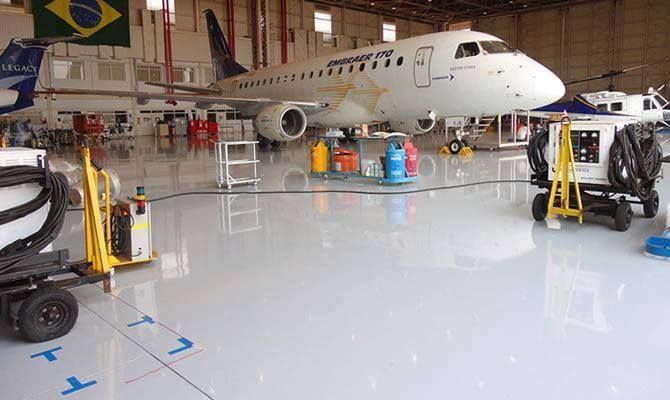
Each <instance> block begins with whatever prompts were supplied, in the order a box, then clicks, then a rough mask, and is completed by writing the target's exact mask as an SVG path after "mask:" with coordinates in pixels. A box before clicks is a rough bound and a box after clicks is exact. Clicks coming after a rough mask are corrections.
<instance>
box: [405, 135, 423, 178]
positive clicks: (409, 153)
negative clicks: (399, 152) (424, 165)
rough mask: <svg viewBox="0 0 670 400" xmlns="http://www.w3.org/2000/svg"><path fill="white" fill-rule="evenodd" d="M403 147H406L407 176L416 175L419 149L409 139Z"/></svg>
mask: <svg viewBox="0 0 670 400" xmlns="http://www.w3.org/2000/svg"><path fill="white" fill-rule="evenodd" d="M403 147H404V148H405V171H406V172H407V176H416V170H417V165H418V161H417V159H418V158H419V150H418V149H417V148H416V147H414V145H413V144H412V142H410V141H409V140H408V141H406V142H405V145H404V146H403Z"/></svg>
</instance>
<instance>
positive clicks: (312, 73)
mask: <svg viewBox="0 0 670 400" xmlns="http://www.w3.org/2000/svg"><path fill="white" fill-rule="evenodd" d="M312 78H314V71H309V79H312Z"/></svg>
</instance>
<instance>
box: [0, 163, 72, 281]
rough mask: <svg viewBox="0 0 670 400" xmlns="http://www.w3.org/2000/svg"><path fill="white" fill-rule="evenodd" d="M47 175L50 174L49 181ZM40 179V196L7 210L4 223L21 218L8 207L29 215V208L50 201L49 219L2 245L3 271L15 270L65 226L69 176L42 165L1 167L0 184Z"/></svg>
mask: <svg viewBox="0 0 670 400" xmlns="http://www.w3.org/2000/svg"><path fill="white" fill-rule="evenodd" d="M46 168H48V166H47V167H46ZM45 176H46V177H48V178H47V179H48V180H47V181H46V182H45ZM36 182H39V183H41V184H42V185H43V186H44V188H43V189H42V191H41V192H40V193H39V194H38V196H37V197H36V198H35V199H33V200H31V201H30V202H27V203H24V204H21V205H19V206H16V207H13V208H11V209H10V210H6V211H4V212H3V219H2V220H1V221H0V224H4V223H7V222H10V221H13V220H15V219H17V218H19V217H18V216H14V215H6V213H7V211H11V210H15V212H16V213H17V214H16V215H24V216H25V215H28V214H29V212H27V211H28V210H34V211H36V210H38V209H40V208H41V207H42V206H44V205H45V204H46V203H47V202H48V203H49V211H48V213H47V216H46V219H45V220H44V223H43V224H42V226H41V227H40V229H39V230H38V231H37V232H35V233H33V234H32V235H29V236H28V237H26V238H23V239H18V240H16V241H14V242H12V243H10V244H8V245H6V246H5V247H3V248H2V249H0V273H4V272H8V271H11V270H12V269H14V268H15V267H16V264H18V263H19V262H21V261H22V260H24V259H25V258H27V257H29V256H32V255H34V254H37V253H39V252H40V251H41V250H42V249H44V248H45V247H47V246H48V245H49V244H51V243H52V242H53V241H54V240H55V239H56V237H57V236H58V234H59V233H60V231H61V228H62V227H63V220H64V218H65V212H66V211H67V206H68V203H69V197H68V189H69V188H68V184H67V180H66V178H65V176H63V175H62V174H49V173H45V170H44V168H41V167H31V166H12V167H0V187H9V186H15V185H21V184H25V183H36Z"/></svg>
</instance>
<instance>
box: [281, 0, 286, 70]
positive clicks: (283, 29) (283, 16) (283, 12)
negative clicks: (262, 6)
mask: <svg viewBox="0 0 670 400" xmlns="http://www.w3.org/2000/svg"><path fill="white" fill-rule="evenodd" d="M279 19H280V29H281V36H280V40H281V63H282V64H286V63H287V62H288V9H287V6H286V0H279Z"/></svg>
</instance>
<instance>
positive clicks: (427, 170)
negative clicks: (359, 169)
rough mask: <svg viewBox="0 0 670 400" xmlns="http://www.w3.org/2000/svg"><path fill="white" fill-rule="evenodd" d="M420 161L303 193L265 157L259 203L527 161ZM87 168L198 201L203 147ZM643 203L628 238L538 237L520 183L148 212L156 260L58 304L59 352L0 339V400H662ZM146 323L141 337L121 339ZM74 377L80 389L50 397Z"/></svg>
mask: <svg viewBox="0 0 670 400" xmlns="http://www.w3.org/2000/svg"><path fill="white" fill-rule="evenodd" d="M438 143H439V139H438V138H431V137H427V138H422V139H421V140H419V149H420V151H421V156H420V165H419V171H420V180H419V183H418V184H417V185H414V186H412V185H410V186H404V187H400V188H380V187H378V186H377V185H376V184H375V183H370V182H357V181H350V182H339V181H334V180H330V181H328V182H325V181H323V180H321V179H310V178H308V176H307V175H306V171H308V164H307V163H308V159H309V158H308V148H307V147H306V146H305V144H291V145H289V146H286V147H285V148H284V149H283V151H282V152H279V153H263V154H262V167H261V168H262V175H263V181H262V182H261V184H260V185H259V189H261V190H304V189H324V188H334V189H356V190H367V191H393V190H396V191H397V190H406V189H411V188H417V187H418V188H427V187H434V186H443V185H449V186H451V185H458V184H464V183H472V182H482V181H489V180H500V179H504V180H509V179H521V180H523V179H527V178H528V170H527V163H526V160H525V153H524V152H523V151H517V150H514V151H506V152H477V153H476V154H475V155H474V157H473V158H472V159H469V160H464V159H461V158H458V157H446V158H441V157H439V156H437V148H438ZM380 151H381V149H371V153H370V154H375V153H379V152H380ZM62 156H63V157H65V158H66V159H70V160H72V159H74V155H73V154H71V153H66V154H64V155H62ZM94 156H96V157H97V158H98V159H100V160H102V161H103V162H104V164H105V166H106V167H108V168H112V169H115V170H117V171H118V172H119V173H120V174H121V177H122V180H123V183H124V185H125V188H126V190H127V191H128V192H131V191H132V190H133V186H134V185H135V184H138V183H141V184H144V185H145V186H146V190H147V194H148V197H149V198H152V197H158V196H162V195H165V194H170V193H175V192H183V191H189V190H194V189H207V190H213V189H214V186H213V173H214V170H213V162H214V161H213V153H212V152H211V150H210V149H208V146H207V144H206V143H202V144H200V145H199V146H194V145H193V144H189V143H187V142H186V141H185V140H178V141H177V142H176V143H174V144H170V143H169V142H168V141H167V140H160V141H156V140H154V139H153V138H145V139H141V140H138V141H137V143H135V144H134V145H133V146H132V147H131V146H130V145H129V144H128V143H122V142H111V143H108V144H107V145H106V146H105V148H103V149H96V150H95V151H94ZM659 191H660V193H661V199H662V205H661V212H660V213H659V215H658V216H657V217H656V218H655V219H652V220H648V219H644V218H643V217H642V216H641V215H640V214H641V210H639V209H637V208H638V207H636V211H637V216H638V217H637V218H636V219H635V220H634V221H633V226H632V227H631V229H630V230H629V231H628V232H626V233H619V232H615V231H614V230H612V229H611V222H610V220H608V219H603V218H587V220H586V223H585V224H584V225H578V224H577V223H576V222H575V221H573V220H562V221H560V222H555V223H554V224H552V225H551V226H550V227H548V226H547V224H546V223H544V222H543V223H536V222H534V221H533V220H532V218H531V216H530V201H532V198H533V196H534V195H535V193H537V189H536V188H534V187H531V186H529V185H528V184H526V183H490V184H483V185H477V186H468V187H463V188H457V189H449V190H441V191H429V192H424V193H419V194H400V195H393V196H379V195H359V194H316V195H311V194H281V195H259V196H249V195H241V196H237V197H235V196H215V195H198V196H185V197H177V198H173V199H169V200H163V201H160V202H157V203H154V204H153V209H152V211H153V232H154V246H155V248H156V249H157V250H158V252H159V253H160V259H159V260H158V261H156V262H154V263H152V264H150V265H146V266H139V267H133V268H129V269H125V270H122V271H119V272H117V273H116V275H115V277H114V290H113V293H112V295H106V294H104V293H103V292H102V290H101V289H100V288H98V287H95V286H91V287H84V288H79V289H76V290H74V294H75V295H76V297H77V299H78V301H79V302H80V305H81V311H80V317H79V322H78V324H77V325H76V326H75V328H74V329H73V331H72V332H71V333H70V334H69V335H68V336H66V337H63V338H61V339H57V340H54V341H52V342H48V343H42V344H27V343H24V342H22V341H21V340H20V339H19V338H18V337H17V335H16V334H15V333H13V332H11V331H9V330H8V329H6V328H4V327H3V328H0V359H2V360H3V364H4V365H3V368H2V369H0V384H1V387H2V389H1V391H2V395H1V396H0V397H1V398H2V399H38V398H40V399H41V398H82V399H84V398H90V399H140V398H142V399H191V398H212V399H277V398H280V399H317V398H318V399H369V398H378V399H529V400H531V399H532V400H536V399H561V400H563V399H566V398H567V399H588V400H593V399H609V398H613V399H667V398H668V397H669V396H670V383H668V380H667V376H668V372H669V371H668V361H667V360H668V359H669V358H670V320H669V319H668V315H669V314H670V313H669V312H670V303H669V302H668V300H667V298H668V296H667V294H668V293H669V292H670V264H668V263H667V262H665V261H659V260H656V259H652V258H650V257H648V256H645V255H644V254H643V242H644V240H645V239H646V237H648V236H649V235H653V234H658V233H659V232H661V231H662V230H663V229H664V228H665V227H666V225H668V224H669V222H668V215H669V214H668V202H667V199H669V198H670V189H668V184H667V182H664V183H662V184H661V185H660V188H659ZM81 217H82V216H81V213H78V212H70V213H68V217H67V221H66V226H65V228H64V230H63V233H62V235H61V238H60V239H59V240H58V242H57V243H56V245H57V247H68V248H71V249H72V253H73V257H78V256H81V255H82V253H83V249H82V246H83V233H82V227H83V225H82V219H81ZM145 316H149V317H151V318H152V319H153V321H155V323H153V324H151V323H148V322H145V323H140V324H137V325H133V323H134V322H138V321H141V320H142V318H143V317H145ZM129 324H130V325H131V326H128V325H129ZM189 343H192V346H188V344H189ZM185 345H186V346H185ZM59 347H60V349H58V350H55V351H54V352H53V354H54V355H55V356H56V360H53V361H49V360H47V358H46V357H44V356H36V357H34V358H31V357H30V356H31V355H33V354H37V353H40V352H43V351H46V350H50V349H54V348H59ZM180 348H184V349H183V350H182V351H177V352H174V350H178V349H180ZM170 353H172V354H170ZM72 377H74V378H75V379H76V380H78V381H79V382H81V383H86V382H92V381H95V384H92V385H91V386H88V387H86V388H83V389H80V390H78V391H76V392H74V393H72V394H66V395H63V393H62V392H65V391H66V390H67V389H69V388H71V383H68V381H67V379H68V378H70V379H72ZM66 393H67V392H66Z"/></svg>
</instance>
